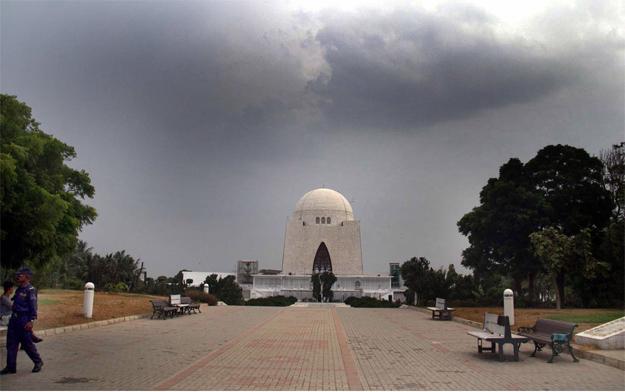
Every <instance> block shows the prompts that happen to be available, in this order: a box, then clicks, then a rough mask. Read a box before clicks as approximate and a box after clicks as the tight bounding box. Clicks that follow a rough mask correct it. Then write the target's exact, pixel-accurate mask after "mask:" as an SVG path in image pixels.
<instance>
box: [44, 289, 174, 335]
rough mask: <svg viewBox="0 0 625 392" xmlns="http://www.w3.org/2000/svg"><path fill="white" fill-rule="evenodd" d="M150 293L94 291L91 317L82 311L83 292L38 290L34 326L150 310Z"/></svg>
mask: <svg viewBox="0 0 625 392" xmlns="http://www.w3.org/2000/svg"><path fill="white" fill-rule="evenodd" d="M151 299H165V298H164V297H156V296H152V295H142V294H127V293H105V292H99V291H98V292H96V293H95V299H94V302H93V318H91V319H86V318H85V317H84V316H83V314H82V307H83V292H82V291H75V290H40V291H39V309H38V320H37V323H36V325H35V328H36V329H48V328H57V327H63V326H67V325H74V324H83V323H87V322H90V321H100V320H108V319H113V318H117V317H124V316H132V315H136V314H146V313H150V314H151V313H152V304H150V300H151Z"/></svg>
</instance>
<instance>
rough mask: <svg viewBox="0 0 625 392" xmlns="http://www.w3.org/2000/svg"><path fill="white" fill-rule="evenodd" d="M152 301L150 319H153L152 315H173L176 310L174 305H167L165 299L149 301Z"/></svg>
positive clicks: (163, 316)
mask: <svg viewBox="0 0 625 392" xmlns="http://www.w3.org/2000/svg"><path fill="white" fill-rule="evenodd" d="M150 302H151V303H152V316H151V317H150V319H154V316H157V318H163V319H164V318H166V317H174V316H175V315H176V313H177V312H178V308H176V307H175V306H169V304H167V302H166V301H154V300H151V301H150Z"/></svg>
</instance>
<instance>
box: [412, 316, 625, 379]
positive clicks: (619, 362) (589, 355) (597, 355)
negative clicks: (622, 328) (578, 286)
mask: <svg viewBox="0 0 625 392" xmlns="http://www.w3.org/2000/svg"><path fill="white" fill-rule="evenodd" d="M406 308H407V309H412V310H415V311H417V312H421V313H426V314H430V313H432V312H430V311H429V310H427V309H424V308H419V307H417V306H412V305H408V306H407V307H406ZM452 321H455V322H457V323H461V324H465V325H468V326H471V327H474V328H482V323H478V322H476V321H472V320H466V319H463V318H460V317H455V316H454V318H453V319H452ZM573 352H574V353H575V355H576V356H577V357H579V358H583V359H587V360H589V361H593V362H597V363H600V364H603V365H607V366H612V367H614V368H617V369H621V370H625V360H623V359H619V358H611V357H608V356H606V355H602V354H601V352H598V350H597V351H587V350H583V349H581V348H580V347H579V346H578V345H577V344H573Z"/></svg>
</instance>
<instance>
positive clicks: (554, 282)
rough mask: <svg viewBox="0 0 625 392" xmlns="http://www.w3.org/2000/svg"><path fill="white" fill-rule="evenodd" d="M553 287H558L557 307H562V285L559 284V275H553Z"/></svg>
mask: <svg viewBox="0 0 625 392" xmlns="http://www.w3.org/2000/svg"><path fill="white" fill-rule="evenodd" d="M553 287H554V288H555V289H556V309H562V299H561V298H560V287H559V286H558V277H557V276H554V277H553Z"/></svg>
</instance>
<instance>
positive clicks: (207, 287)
mask: <svg viewBox="0 0 625 392" xmlns="http://www.w3.org/2000/svg"><path fill="white" fill-rule="evenodd" d="M208 289H209V286H208V283H204V292H205V293H206V294H208Z"/></svg>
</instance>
